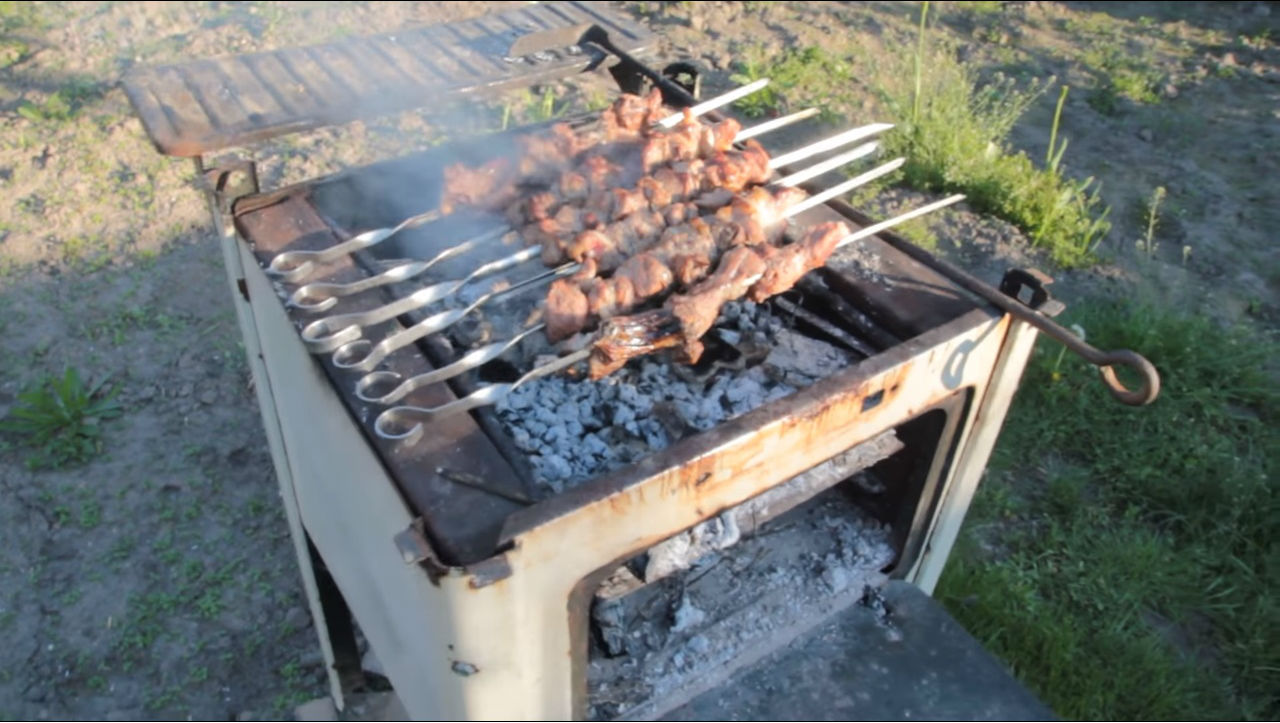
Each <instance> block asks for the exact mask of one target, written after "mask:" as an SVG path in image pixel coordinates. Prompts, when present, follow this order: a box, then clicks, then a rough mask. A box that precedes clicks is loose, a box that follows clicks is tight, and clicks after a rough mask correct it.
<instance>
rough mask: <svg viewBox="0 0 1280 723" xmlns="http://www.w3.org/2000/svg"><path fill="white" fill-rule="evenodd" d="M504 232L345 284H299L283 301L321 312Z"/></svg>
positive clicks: (496, 231)
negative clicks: (349, 297) (347, 298)
mask: <svg viewBox="0 0 1280 723" xmlns="http://www.w3.org/2000/svg"><path fill="white" fill-rule="evenodd" d="M508 233H510V230H509V229H508V228H507V227H505V226H503V227H500V228H496V229H493V230H491V231H486V232H484V233H482V234H480V235H479V236H474V237H472V238H471V239H468V240H467V241H464V242H463V243H460V244H458V245H457V246H450V247H449V248H447V249H445V250H444V251H441V252H440V253H438V254H436V255H435V256H433V257H431V258H429V259H425V260H423V261H411V262H409V263H407V264H400V265H398V266H393V267H392V268H390V269H387V270H386V271H383V272H382V273H380V274H378V275H377V276H370V277H368V278H365V279H361V280H359V281H353V282H351V283H349V284H333V283H327V282H323V281H318V282H314V283H310V284H305V285H303V286H299V287H298V288H297V289H296V290H295V291H294V292H293V294H292V295H291V296H290V297H289V301H288V302H287V303H288V305H289V306H292V307H296V308H299V309H305V310H307V311H325V310H326V309H331V308H333V307H334V305H336V304H337V303H338V299H339V298H340V297H343V296H351V295H352V294H359V293H360V292H362V291H369V290H370V289H376V288H378V287H380V286H386V285H388V284H394V283H397V282H400V281H408V280H409V279H412V278H413V277H415V276H419V275H421V274H424V273H426V272H427V271H428V270H430V269H431V267H433V266H435V265H436V264H438V263H440V262H441V261H445V260H447V259H451V258H453V257H455V256H460V255H461V254H464V253H466V252H468V251H470V250H471V249H474V248H476V247H477V246H480V245H482V244H485V243H488V242H490V241H495V240H497V239H500V238H502V237H503V236H505V235H506V234H508ZM277 258H279V257H277Z"/></svg>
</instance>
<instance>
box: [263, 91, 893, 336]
mask: <svg viewBox="0 0 1280 723" xmlns="http://www.w3.org/2000/svg"><path fill="white" fill-rule="evenodd" d="M817 114H818V109H817V108H810V109H808V110H802V111H798V112H795V113H791V114H790V115H785V116H783V117H781V118H776V119H774V120H771V121H767V122H765V123H761V124H760V125H757V126H752V127H750V128H746V129H743V130H742V131H741V132H739V133H738V135H737V136H736V137H735V140H746V139H748V138H755V137H756V136H760V135H763V134H765V133H768V132H769V131H774V130H777V129H779V128H783V127H785V126H788V125H791V124H792V123H796V122H798V121H801V120H804V119H805V118H811V117H813V116H815V115H817ZM865 147H866V146H863V148H865ZM801 150H803V149H801ZM868 152H870V151H868ZM832 160H835V159H832ZM837 165H843V164H837ZM799 182H800V181H796V183H799ZM433 213H434V212H433ZM424 215H425V214H424ZM415 218H418V217H415ZM410 220H413V219H410ZM423 223H425V221H423ZM406 228H407V227H406ZM397 230H399V227H396V229H383V231H387V232H388V234H389V233H394V232H395V231H397ZM512 230H513V229H511V228H510V227H509V226H501V227H499V228H496V229H493V230H490V231H486V232H484V233H483V234H481V235H479V236H475V237H472V238H470V239H468V240H466V241H464V242H462V243H460V244H458V245H457V246H453V247H450V248H447V249H445V250H444V251H441V252H440V253H438V254H436V255H435V256H434V257H432V258H430V259H426V260H423V261H413V262H410V263H407V264H401V265H399V266H395V267H393V268H391V269H388V270H387V271H384V272H382V273H380V274H378V275H377V276H371V277H369V278H367V279H361V280H359V281H354V282H351V283H347V284H334V283H326V282H316V283H311V284H305V285H303V286H299V287H298V288H297V289H296V290H294V292H293V294H292V295H290V296H289V301H288V304H289V306H291V307H293V308H296V309H302V310H304V311H310V312H321V311H328V310H329V309H332V308H333V307H334V306H335V305H337V303H338V299H339V298H340V297H344V296H351V295H352V294H358V293H361V292H364V291H369V290H370V289H376V288H379V287H381V286H386V285H388V284H394V283H398V282H401V281H407V280H409V279H411V278H413V277H415V276H418V275H420V274H423V273H426V272H427V271H428V270H429V269H431V268H432V267H433V266H435V265H436V264H438V263H440V262H441V261H444V260H445V259H450V258H453V257H455V256H458V255H459V254H462V253H465V252H467V251H470V250H471V249H473V248H475V247H476V246H477V245H479V244H483V243H487V242H489V241H493V240H494V239H497V238H501V237H502V236H503V235H505V234H507V233H509V232H511V231H512ZM366 233H374V232H372V231H370V232H366ZM362 235H364V234H362ZM383 239H385V237H383ZM383 239H379V240H383ZM353 240H354V239H353ZM374 243H376V241H375V242H374ZM370 245H372V244H370ZM334 248H337V247H336V246H335V247H334ZM362 248H363V247H362ZM330 250H332V249H330ZM285 253H311V252H309V251H308V252H285ZM283 255H284V254H281V256H283ZM341 255H342V254H341V253H338V254H336V255H335V256H334V257H333V258H337V257H338V256H341ZM276 258H277V259H278V258H280V256H277V257H276ZM329 260H332V259H329ZM272 262H273V263H274V259H273V261H272ZM282 278H284V280H286V281H288V280H289V279H288V278H285V277H282Z"/></svg>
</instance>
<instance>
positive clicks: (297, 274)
mask: <svg viewBox="0 0 1280 723" xmlns="http://www.w3.org/2000/svg"><path fill="white" fill-rule="evenodd" d="M768 84H769V79H768V78H761V79H760V80H757V81H755V82H753V83H748V84H747V85H744V86H742V87H741V88H735V89H733V90H731V91H729V92H728V93H724V94H722V95H718V96H716V97H714V98H711V99H709V100H705V101H703V102H701V103H699V104H697V105H695V106H693V107H692V108H689V112H690V113H692V114H693V116H694V117H698V116H701V115H704V114H706V113H707V112H709V111H712V110H715V109H716V108H719V107H721V106H724V105H728V104H729V103H732V102H734V101H736V100H739V99H741V98H745V97H746V96H748V95H751V94H752V93H755V92H756V91H758V90H760V89H761V88H764V87H765V86H766V85H768ZM684 117H685V114H684V111H681V112H679V113H673V114H671V115H669V116H667V117H665V118H663V119H662V120H660V121H658V122H657V123H655V124H654V125H656V126H659V127H662V128H673V127H675V126H676V125H677V124H679V123H680V121H682V120H684ZM443 215H444V214H443V213H441V212H440V210H439V209H432V210H430V211H426V212H424V213H420V214H418V215H416V216H410V217H409V218H406V219H405V220H403V221H401V222H400V223H398V224H396V225H395V226H392V227H389V228H378V229H373V230H370V231H365V232H363V233H360V234H357V235H355V236H353V237H351V238H349V239H347V240H346V241H343V242H342V243H339V244H336V245H334V246H330V247H329V248H327V249H323V250H321V251H284V252H281V253H278V254H276V255H275V257H274V258H272V259H271V263H269V264H267V273H268V274H269V275H271V276H274V277H276V278H278V279H280V280H281V281H284V282H285V283H289V284H296V283H298V282H299V281H302V280H303V279H304V278H306V277H307V276H309V275H310V274H311V272H312V271H314V270H315V268H316V266H318V265H322V264H327V263H330V262H332V261H336V260H337V259H340V258H342V257H343V256H346V255H348V254H352V253H355V252H356V251H360V250H363V249H367V248H369V247H370V246H373V245H375V244H380V243H382V242H383V241H386V240H387V239H389V238H391V237H392V236H394V235H396V234H397V233H400V232H401V231H403V230H405V229H409V228H416V227H418V226H421V225H423V224H425V223H430V222H431V221H435V220H437V219H440V218H441V217H443Z"/></svg>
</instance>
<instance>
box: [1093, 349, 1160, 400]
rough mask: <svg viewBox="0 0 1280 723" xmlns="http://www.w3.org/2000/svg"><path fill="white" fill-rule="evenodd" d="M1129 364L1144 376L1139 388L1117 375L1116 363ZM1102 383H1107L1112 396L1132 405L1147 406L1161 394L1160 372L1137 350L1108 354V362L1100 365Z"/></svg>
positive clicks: (1099, 371)
mask: <svg viewBox="0 0 1280 723" xmlns="http://www.w3.org/2000/svg"><path fill="white" fill-rule="evenodd" d="M1117 364H1120V365H1123V366H1127V367H1129V368H1130V369H1132V370H1134V371H1135V372H1137V373H1138V376H1140V377H1141V378H1142V385H1141V386H1140V387H1138V388H1137V389H1129V388H1128V387H1126V386H1125V385H1124V384H1123V383H1122V382H1121V381H1120V379H1119V377H1117V376H1116V370H1115V365H1117ZM1098 373H1099V374H1100V375H1101V376H1102V383H1103V384H1106V385H1107V391H1109V392H1111V396H1113V397H1115V398H1116V399H1118V400H1119V401H1120V402H1122V403H1124V404H1128V405H1129V406H1131V407H1142V406H1146V405H1148V404H1150V403H1152V402H1154V401H1155V400H1156V397H1158V396H1160V372H1159V371H1157V370H1156V366H1155V365H1154V364H1152V363H1151V362H1150V361H1147V358H1146V357H1144V356H1142V355H1141V354H1138V353H1137V352H1132V351H1129V350H1128V349H1125V350H1123V351H1116V352H1111V353H1109V354H1107V356H1106V363H1105V364H1100V365H1099V366H1098Z"/></svg>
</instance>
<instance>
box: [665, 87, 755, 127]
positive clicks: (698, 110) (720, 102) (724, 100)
mask: <svg viewBox="0 0 1280 723" xmlns="http://www.w3.org/2000/svg"><path fill="white" fill-rule="evenodd" d="M768 84H769V79H768V78H761V79H760V80H755V81H752V82H750V83H747V84H746V85H744V86H742V87H741V88H734V89H733V90H731V91H729V92H728V93H721V94H720V95H717V96H716V97H714V98H709V99H707V100H704V101H702V102H701V103H698V104H697V105H694V106H690V108H689V112H690V113H691V114H693V116H694V117H697V116H700V115H704V114H706V113H708V112H710V111H713V110H715V109H716V108H721V107H724V106H726V105H729V104H730V103H732V102H734V101H736V100H741V99H743V98H746V97H747V96H749V95H751V94H752V93H754V92H756V91H758V90H761V89H763V88H764V87H765V86H766V85H768ZM682 120H684V111H680V112H679V113H672V114H671V115H669V116H667V117H666V118H663V119H662V120H660V121H658V122H657V123H656V124H655V125H658V126H660V127H662V128H675V127H676V126H677V125H679V124H680V121H682Z"/></svg>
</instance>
